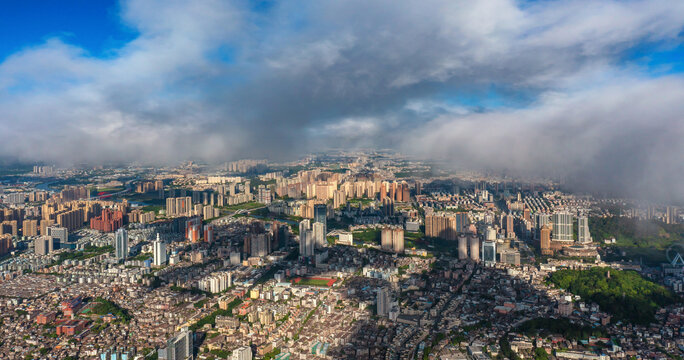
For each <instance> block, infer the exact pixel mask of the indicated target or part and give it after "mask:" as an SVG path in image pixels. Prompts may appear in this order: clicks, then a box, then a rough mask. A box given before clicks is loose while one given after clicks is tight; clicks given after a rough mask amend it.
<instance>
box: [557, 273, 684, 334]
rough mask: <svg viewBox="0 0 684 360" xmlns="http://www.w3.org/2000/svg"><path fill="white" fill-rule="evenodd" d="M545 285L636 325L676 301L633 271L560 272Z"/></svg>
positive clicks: (649, 319) (663, 289)
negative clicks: (549, 285) (554, 287)
mask: <svg viewBox="0 0 684 360" xmlns="http://www.w3.org/2000/svg"><path fill="white" fill-rule="evenodd" d="M609 272H610V277H608V273H609ZM549 282H550V283H552V284H554V285H556V286H557V287H559V288H563V289H566V290H568V291H570V292H571V293H573V294H576V295H579V296H581V297H582V298H583V299H585V300H586V301H592V302H595V303H596V304H598V305H599V307H600V308H601V309H602V310H603V311H606V312H608V313H610V314H612V315H613V316H614V317H615V318H616V319H617V320H626V321H630V322H633V323H638V324H648V323H650V322H653V320H654V317H655V313H656V311H657V310H658V309H659V308H660V307H662V306H667V305H670V304H673V303H675V302H676V301H678V299H677V297H676V295H674V294H673V293H672V292H670V291H669V290H668V289H667V288H665V287H663V286H662V285H658V284H656V283H653V282H651V281H649V280H646V279H644V278H642V277H641V276H640V275H639V274H638V273H636V272H634V271H619V270H615V269H611V268H601V267H594V268H591V269H589V270H560V271H556V272H554V273H552V274H551V275H550V276H549Z"/></svg>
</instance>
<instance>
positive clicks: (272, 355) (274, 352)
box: [264, 348, 280, 360]
mask: <svg viewBox="0 0 684 360" xmlns="http://www.w3.org/2000/svg"><path fill="white" fill-rule="evenodd" d="M279 354H280V348H275V349H273V350H271V351H269V352H267V353H266V354H264V360H271V359H275V357H276V356H278V355H279Z"/></svg>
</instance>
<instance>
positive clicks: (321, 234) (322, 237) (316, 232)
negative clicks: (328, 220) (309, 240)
mask: <svg viewBox="0 0 684 360" xmlns="http://www.w3.org/2000/svg"><path fill="white" fill-rule="evenodd" d="M312 228H313V229H312V230H313V236H314V244H315V247H316V248H317V249H320V248H323V247H325V246H326V244H327V239H326V233H325V224H323V223H320V222H315V223H313V226H312Z"/></svg>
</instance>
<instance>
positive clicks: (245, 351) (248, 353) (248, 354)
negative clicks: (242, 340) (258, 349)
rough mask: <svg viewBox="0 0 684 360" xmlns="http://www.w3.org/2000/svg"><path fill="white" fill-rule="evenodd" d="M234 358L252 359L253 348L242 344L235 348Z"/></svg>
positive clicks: (237, 359) (234, 359)
mask: <svg viewBox="0 0 684 360" xmlns="http://www.w3.org/2000/svg"><path fill="white" fill-rule="evenodd" d="M231 359H232V360H252V348H250V347H249V346H242V347H239V348H237V349H235V350H233V355H232V357H231Z"/></svg>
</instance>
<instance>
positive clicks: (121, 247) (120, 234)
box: [114, 228, 128, 261]
mask: <svg viewBox="0 0 684 360" xmlns="http://www.w3.org/2000/svg"><path fill="white" fill-rule="evenodd" d="M114 255H115V256H116V260H119V261H121V260H124V261H125V260H126V257H128V231H126V229H124V228H120V229H119V230H117V231H116V237H115V242H114Z"/></svg>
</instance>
